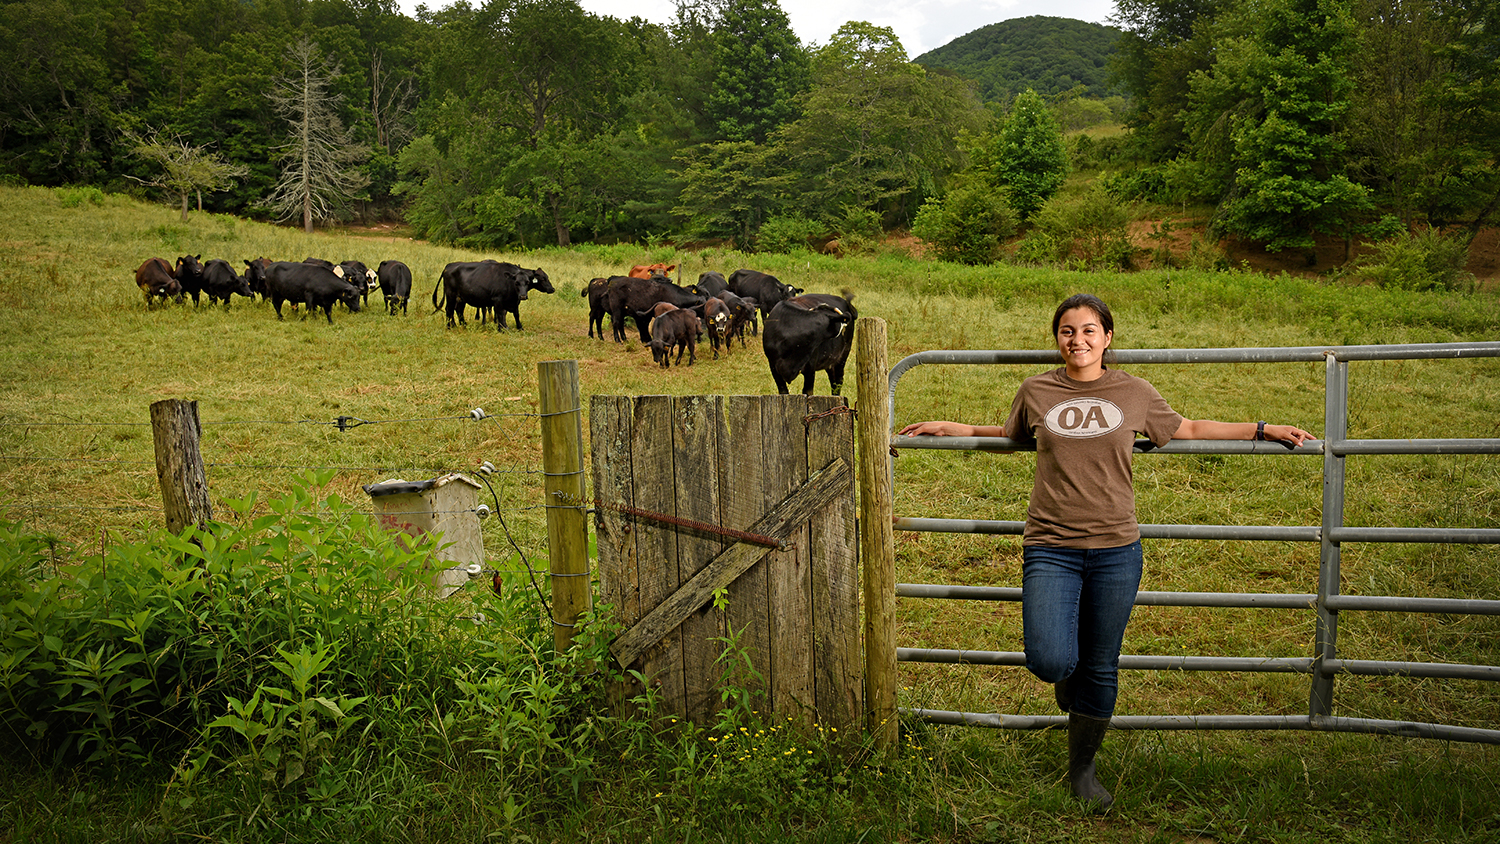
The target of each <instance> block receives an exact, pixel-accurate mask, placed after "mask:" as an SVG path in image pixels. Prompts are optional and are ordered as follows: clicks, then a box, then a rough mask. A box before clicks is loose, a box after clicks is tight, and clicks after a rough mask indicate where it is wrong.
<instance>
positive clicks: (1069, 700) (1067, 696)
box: [1052, 677, 1073, 712]
mask: <svg viewBox="0 0 1500 844" xmlns="http://www.w3.org/2000/svg"><path fill="white" fill-rule="evenodd" d="M1052 698H1053V699H1054V700H1056V701H1057V708H1058V709H1061V710H1062V711H1063V712H1072V711H1073V693H1072V692H1070V691H1068V678H1066V677H1064V678H1062V679H1061V680H1058V681H1057V682H1056V683H1054V684H1053V685H1052Z"/></svg>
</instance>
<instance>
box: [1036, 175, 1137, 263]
mask: <svg viewBox="0 0 1500 844" xmlns="http://www.w3.org/2000/svg"><path fill="white" fill-rule="evenodd" d="M1129 222H1130V214H1129V211H1128V210H1127V209H1126V208H1125V206H1124V205H1122V204H1120V203H1119V202H1118V201H1116V200H1115V198H1114V197H1112V196H1110V195H1109V193H1108V192H1106V191H1105V190H1103V189H1102V188H1095V189H1093V190H1091V191H1089V192H1088V193H1085V194H1082V195H1078V196H1057V197H1053V198H1052V199H1050V200H1048V201H1047V203H1046V204H1045V205H1043V206H1042V208H1041V210H1040V211H1038V212H1037V214H1036V216H1035V217H1034V218H1032V223H1033V229H1032V231H1031V233H1029V234H1028V235H1027V236H1026V239H1025V241H1023V242H1022V244H1021V245H1020V247H1019V248H1018V251H1017V257H1019V258H1021V259H1022V260H1024V261H1028V262H1031V263H1055V264H1060V265H1065V266H1074V267H1079V268H1088V269H1100V268H1118V269H1125V268H1129V266H1130V263H1131V256H1132V255H1133V254H1134V252H1135V247H1134V246H1133V245H1132V244H1131V242H1130V235H1129V233H1128V232H1127V230H1126V226H1127V224H1128V223H1129Z"/></svg>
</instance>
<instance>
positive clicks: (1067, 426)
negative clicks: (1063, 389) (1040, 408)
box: [1042, 399, 1125, 439]
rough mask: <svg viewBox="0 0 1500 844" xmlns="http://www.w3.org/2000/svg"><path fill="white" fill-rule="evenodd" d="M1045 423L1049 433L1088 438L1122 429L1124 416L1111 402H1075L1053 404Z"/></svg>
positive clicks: (1082, 400) (1083, 400) (1091, 400)
mask: <svg viewBox="0 0 1500 844" xmlns="http://www.w3.org/2000/svg"><path fill="white" fill-rule="evenodd" d="M1042 421H1043V424H1045V425H1046V426H1047V430H1049V431H1051V432H1052V433H1054V434H1057V435H1058V436H1060V437H1074V438H1076V439H1087V438H1089V437H1102V436H1104V435H1105V434H1107V433H1109V432H1110V431H1113V430H1115V429H1116V428H1119V427H1120V424H1121V423H1123V422H1124V421H1125V414H1124V413H1123V412H1122V411H1121V410H1120V408H1119V406H1117V405H1116V404H1115V403H1114V402H1111V401H1105V400H1104V399H1073V400H1072V401H1066V402H1063V403H1062V404H1059V405H1054V406H1053V407H1052V409H1051V410H1049V411H1047V416H1046V418H1045V419H1043V420H1042Z"/></svg>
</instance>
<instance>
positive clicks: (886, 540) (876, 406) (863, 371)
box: [854, 317, 897, 750]
mask: <svg viewBox="0 0 1500 844" xmlns="http://www.w3.org/2000/svg"><path fill="white" fill-rule="evenodd" d="M854 337H855V342H856V343H857V344H858V348H857V350H856V357H855V367H856V370H857V373H856V376H857V379H858V380H857V381H856V384H857V388H858V390H859V416H858V420H859V428H858V431H859V557H860V559H861V560H862V561H863V567H864V577H863V578H862V579H863V581H864V613H865V614H864V619H865V727H866V729H868V730H869V731H870V734H871V736H872V737H873V738H874V740H875V747H876V748H877V749H881V750H885V749H889V748H894V747H895V746H896V739H897V722H896V541H895V532H894V530H893V529H892V527H891V507H892V505H891V497H892V491H891V457H890V449H891V411H890V404H889V402H888V399H889V396H890V369H889V367H888V366H887V364H886V333H885V320H883V319H879V318H874V317H863V318H861V319H860V320H859V326H858V328H857V329H856V330H855V332H854Z"/></svg>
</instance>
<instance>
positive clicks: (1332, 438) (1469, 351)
mask: <svg viewBox="0 0 1500 844" xmlns="http://www.w3.org/2000/svg"><path fill="white" fill-rule="evenodd" d="M1116 357H1117V358H1118V361H1119V363H1121V364H1185V363H1193V364H1196V363H1291V362H1316V361H1324V362H1325V364H1326V374H1325V385H1324V421H1323V435H1324V438H1323V439H1322V440H1318V441H1309V442H1308V443H1307V444H1305V445H1303V446H1301V447H1299V448H1297V449H1295V451H1294V453H1297V454H1303V455H1321V456H1322V460H1323V503H1322V520H1321V524H1318V525H1308V526H1277V525H1244V526H1227V525H1182V524H1166V525H1141V536H1142V537H1143V538H1167V539H1208V540H1230V539H1232V540H1252V541H1255V540H1259V541H1291V542H1315V543H1318V544H1319V546H1320V549H1321V552H1320V564H1319V575H1318V591H1317V593H1316V594H1260V593H1205V592H1139V593H1137V596H1136V605H1137V606H1179V607H1257V608H1285V609H1310V610H1312V611H1314V612H1315V613H1316V616H1317V624H1316V634H1315V641H1314V643H1313V645H1314V648H1313V653H1314V655H1313V656H1311V657H1304V658H1239V657H1233V658H1232V657H1213V656H1150V655H1136V656H1132V655H1122V656H1121V657H1120V667H1121V668H1122V669H1126V670H1178V671H1236V672H1283V673H1286V672H1290V673H1299V674H1306V675H1308V676H1309V678H1310V680H1311V683H1310V689H1309V694H1308V712H1307V715H1301V716H1287V715H1196V716H1194V715H1146V716H1116V717H1115V718H1114V720H1113V722H1112V726H1113V727H1114V728H1115V729H1145V730H1214V729H1218V730H1319V731H1335V732H1359V733H1379V734H1386V735H1400V736H1410V737H1421V738H1437V739H1448V740H1454V741H1469V742H1484V743H1489V744H1500V730H1496V729H1478V728H1472V727H1462V726H1455V725H1447V724H1433V723H1420V722H1412V721H1394V720H1383V719H1374V718H1348V717H1336V716H1334V715H1333V714H1332V712H1333V701H1334V680H1335V678H1336V677H1337V676H1338V675H1340V674H1347V675H1367V676H1407V677H1430V678H1463V679H1477V680H1489V681H1500V666H1493V665H1461V664H1452V663H1431V662H1390V661H1380V660H1352V659H1343V658H1341V657H1340V656H1339V652H1338V618H1339V613H1340V612H1344V611H1351V612H1352V611H1359V612H1403V613H1445V614H1454V615H1463V614H1472V615H1500V600H1466V599H1443V598H1424V597H1417V596H1365V595H1341V594H1339V582H1340V581H1339V566H1340V546H1341V545H1342V543H1345V542H1412V543H1456V544H1494V543H1500V529H1481V528H1451V527H1429V528H1406V527H1345V526H1344V493H1345V478H1346V475H1345V460H1346V458H1348V457H1350V456H1358V455H1384V454H1429V455H1457V454H1500V439H1402V440H1393V439H1354V440H1351V439H1348V437H1347V433H1348V421H1349V364H1350V363H1351V362H1356V361H1391V360H1422V359H1442V358H1477V357H1500V343H1430V344H1409V345H1388V346H1337V347H1332V348H1329V347H1318V346H1309V347H1282V348H1243V349H1151V350H1121V351H1118V352H1116ZM1060 363H1061V358H1060V357H1059V356H1058V354H1057V352H1055V351H1053V350H1045V351H928V352H919V353H917V354H914V355H911V356H909V357H907V358H905V359H904V360H902V361H901V362H900V363H898V364H897V365H896V366H895V367H894V368H892V369H891V372H890V397H889V408H890V418H891V419H895V418H896V415H895V407H896V388H897V385H898V383H899V381H900V379H901V377H902V376H903V375H904V374H905V373H906V372H908V371H909V370H911V369H912V368H913V367H916V366H919V365H926V364H1044V365H1057V364H1060ZM891 445H892V448H900V449H909V448H917V449H948V450H966V451H974V450H979V449H987V450H991V451H1024V450H1032V449H1034V447H1028V446H1025V445H1020V444H1018V443H1016V442H1014V441H1012V440H1010V439H1009V438H1003V437H894V436H893V437H892V438H891ZM1135 450H1136V452H1137V453H1142V452H1150V453H1153V454H1282V455H1285V454H1288V451H1287V450H1286V449H1285V448H1283V447H1282V446H1280V445H1278V444H1274V443H1263V442H1251V441H1245V442H1235V441H1219V440H1192V441H1173V442H1171V443H1169V444H1168V445H1166V446H1164V447H1161V448H1157V447H1155V446H1154V445H1153V444H1152V443H1150V442H1149V441H1138V442H1137V443H1136V449H1135ZM1497 494H1500V493H1497ZM894 526H895V529H896V530H905V531H928V532H945V533H983V534H1015V535H1019V534H1021V532H1022V528H1023V527H1024V523H1023V522H1019V521H985V520H969V519H934V518H896V519H894ZM896 595H897V597H904V598H912V597H921V598H948V599H963V600H982V601H1019V600H1020V597H1021V590H1020V588H1019V587H1014V588H1008V587H973V586H943V585H931V584H912V583H898V584H896ZM896 659H897V660H898V661H901V662H933V663H960V664H971V665H1011V666H1024V665H1025V654H1024V653H1019V652H997V651H973V650H964V651H958V650H934V649H922V648H897V649H896ZM906 714H908V715H912V716H914V717H917V718H920V719H922V720H926V721H930V722H934V723H947V724H967V725H974V726H985V727H997V728H1002V729H1042V728H1046V727H1052V726H1060V725H1063V724H1065V723H1066V716H1062V715H1055V716H1030V715H1005V714H991V713H972V712H952V711H942V710H932V709H916V710H906Z"/></svg>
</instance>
